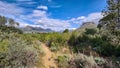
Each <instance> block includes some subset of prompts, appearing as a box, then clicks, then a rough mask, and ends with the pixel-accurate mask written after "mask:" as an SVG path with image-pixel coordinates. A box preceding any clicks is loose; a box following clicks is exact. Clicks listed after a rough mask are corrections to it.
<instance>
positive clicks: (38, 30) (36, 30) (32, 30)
mask: <svg viewBox="0 0 120 68" xmlns="http://www.w3.org/2000/svg"><path fill="white" fill-rule="evenodd" d="M20 29H21V30H22V31H23V32H24V33H44V32H45V33H46V32H53V30H51V29H43V28H41V27H32V26H26V27H24V28H20Z"/></svg>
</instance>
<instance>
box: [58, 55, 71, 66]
mask: <svg viewBox="0 0 120 68" xmlns="http://www.w3.org/2000/svg"><path fill="white" fill-rule="evenodd" d="M57 60H58V67H59V68H70V67H69V64H68V57H67V56H65V55H64V56H58V58H57Z"/></svg>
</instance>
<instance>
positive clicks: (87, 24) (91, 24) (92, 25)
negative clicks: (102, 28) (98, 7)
mask: <svg viewBox="0 0 120 68" xmlns="http://www.w3.org/2000/svg"><path fill="white" fill-rule="evenodd" d="M96 27H97V24H95V23H94V22H84V23H83V24H82V25H81V26H80V27H79V28H77V29H76V31H85V29H86V28H96Z"/></svg>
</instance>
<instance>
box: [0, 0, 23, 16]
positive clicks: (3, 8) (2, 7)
mask: <svg viewBox="0 0 120 68" xmlns="http://www.w3.org/2000/svg"><path fill="white" fill-rule="evenodd" d="M23 11H24V9H23V8H20V7H18V6H16V5H15V4H9V3H7V2H2V1H0V14H8V15H20V14H22V13H23Z"/></svg>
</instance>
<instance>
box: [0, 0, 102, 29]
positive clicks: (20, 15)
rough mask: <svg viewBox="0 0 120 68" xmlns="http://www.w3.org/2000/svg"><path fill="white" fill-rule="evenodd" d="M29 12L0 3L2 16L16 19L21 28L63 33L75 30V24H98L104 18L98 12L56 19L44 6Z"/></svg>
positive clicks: (12, 5) (15, 6)
mask: <svg viewBox="0 0 120 68" xmlns="http://www.w3.org/2000/svg"><path fill="white" fill-rule="evenodd" d="M19 1H25V0H19ZM27 1H32V0H27ZM27 10H28V9H25V8H21V7H19V6H18V5H16V4H13V3H12V4H10V3H7V2H2V1H0V15H5V16H7V17H10V18H13V19H15V20H16V21H17V22H19V23H20V27H25V26H27V25H30V26H34V27H42V28H45V29H47V28H50V29H52V30H55V31H61V30H64V29H75V27H73V26H72V24H73V23H74V24H78V25H81V24H82V23H83V22H88V21H92V22H98V20H99V19H101V18H102V15H101V13H100V12H97V13H90V14H88V16H79V17H77V18H71V19H68V20H61V19H54V18H50V17H49V13H48V12H47V11H48V10H49V9H48V7H47V6H44V5H41V6H37V7H36V8H35V9H33V10H31V11H32V13H28V14H25V13H26V12H27Z"/></svg>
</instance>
